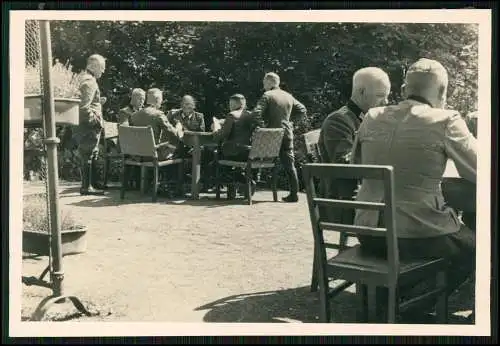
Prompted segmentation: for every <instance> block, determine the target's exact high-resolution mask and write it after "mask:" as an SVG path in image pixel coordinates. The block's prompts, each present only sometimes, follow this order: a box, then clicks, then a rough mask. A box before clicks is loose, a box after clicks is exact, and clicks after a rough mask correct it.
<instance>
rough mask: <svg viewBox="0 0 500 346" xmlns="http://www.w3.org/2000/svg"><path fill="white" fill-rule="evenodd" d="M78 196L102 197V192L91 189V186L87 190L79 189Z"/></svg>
mask: <svg viewBox="0 0 500 346" xmlns="http://www.w3.org/2000/svg"><path fill="white" fill-rule="evenodd" d="M80 195H82V196H103V195H104V191H102V190H97V189H95V188H93V187H92V186H89V188H88V189H83V188H82V189H80Z"/></svg>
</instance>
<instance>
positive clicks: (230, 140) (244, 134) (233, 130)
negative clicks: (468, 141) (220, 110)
mask: <svg viewBox="0 0 500 346" xmlns="http://www.w3.org/2000/svg"><path fill="white" fill-rule="evenodd" d="M245 106H246V100H245V96H243V95H241V94H235V95H233V96H231V97H230V99H229V109H230V112H229V114H227V115H226V117H225V120H224V123H223V124H222V127H221V128H220V129H219V130H217V131H215V132H214V133H213V137H214V140H215V141H216V142H219V143H221V147H222V156H223V158H224V159H225V160H232V161H247V160H248V154H249V153H250V151H249V149H248V146H249V145H250V140H251V138H252V134H253V131H254V130H255V128H256V127H257V125H258V123H257V122H256V121H255V120H256V119H255V118H254V117H252V114H251V113H250V112H249V111H247V110H246V108H245ZM236 179H237V180H238V181H239V182H240V183H246V178H245V177H244V176H243V175H242V174H241V170H240V174H238V175H237V176H236ZM255 188H256V183H255V181H253V180H252V192H255ZM245 191H246V190H245Z"/></svg>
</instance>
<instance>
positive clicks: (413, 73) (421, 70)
mask: <svg viewBox="0 0 500 346" xmlns="http://www.w3.org/2000/svg"><path fill="white" fill-rule="evenodd" d="M405 85H406V90H407V93H408V94H415V95H420V94H422V93H425V92H426V91H427V90H428V89H437V90H438V93H439V96H442V95H443V93H444V92H445V91H446V88H447V87H448V72H447V71H446V69H445V68H444V66H443V65H441V63H439V62H438V61H436V60H431V59H426V58H422V59H419V60H418V61H417V62H415V63H414V64H413V65H411V66H410V67H409V68H408V71H407V72H406V77H405Z"/></svg>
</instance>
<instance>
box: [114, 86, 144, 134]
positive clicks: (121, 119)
mask: <svg viewBox="0 0 500 346" xmlns="http://www.w3.org/2000/svg"><path fill="white" fill-rule="evenodd" d="M145 99H146V92H145V91H144V90H142V89H140V88H136V89H134V90H132V94H131V95H130V102H129V104H128V105H127V106H126V107H124V108H122V109H120V112H119V113H118V123H119V124H120V125H132V126H133V124H132V123H130V118H131V117H132V115H133V114H134V113H135V112H137V111H139V110H141V109H142V107H143V106H144V101H145Z"/></svg>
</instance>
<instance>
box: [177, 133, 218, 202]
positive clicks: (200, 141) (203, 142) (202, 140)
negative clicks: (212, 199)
mask: <svg viewBox="0 0 500 346" xmlns="http://www.w3.org/2000/svg"><path fill="white" fill-rule="evenodd" d="M183 141H184V144H186V145H190V146H192V147H193V151H192V154H191V155H192V160H193V161H192V165H193V168H192V173H191V198H192V199H199V198H200V194H199V193H200V185H199V183H200V169H201V148H202V147H203V146H215V145H217V143H216V142H215V141H214V139H213V136H212V132H194V131H184V138H183Z"/></svg>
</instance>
